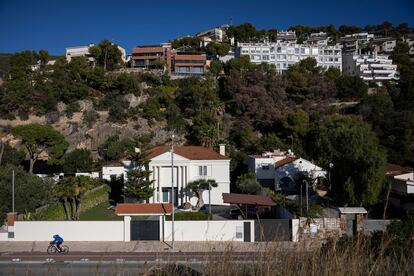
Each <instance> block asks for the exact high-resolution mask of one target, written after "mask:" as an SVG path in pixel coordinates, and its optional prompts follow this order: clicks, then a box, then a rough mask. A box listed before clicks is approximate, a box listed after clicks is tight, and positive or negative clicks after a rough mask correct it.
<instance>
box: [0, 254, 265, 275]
mask: <svg viewBox="0 0 414 276" xmlns="http://www.w3.org/2000/svg"><path fill="white" fill-rule="evenodd" d="M264 256H265V254H263V255H262V257H264ZM259 258H260V256H258V255H257V254H255V256H254V257H253V256H252V253H251V252H208V253H204V252H157V253H156V252H151V253H148V252H108V253H93V252H70V253H69V254H67V255H60V254H58V255H48V254H46V253H42V252H21V253H7V252H6V253H1V255H0V275H137V274H141V273H144V272H148V271H155V270H156V269H160V267H168V269H169V270H171V269H172V268H171V264H173V266H177V264H178V266H179V268H178V269H179V270H180V271H183V270H185V271H186V270H191V273H190V274H189V275H199V274H198V273H197V272H201V271H203V268H205V267H206V266H209V265H219V264H222V265H223V264H224V265H226V264H227V263H236V264H248V263H249V262H257V261H258V259H259ZM168 274H169V273H168ZM173 274H174V275H180V273H176V272H174V273H173ZM149 275H151V274H149ZM182 275H188V274H182Z"/></svg>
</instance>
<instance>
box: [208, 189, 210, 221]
mask: <svg viewBox="0 0 414 276" xmlns="http://www.w3.org/2000/svg"><path fill="white" fill-rule="evenodd" d="M210 219H211V183H210V181H209V182H208V220H210Z"/></svg>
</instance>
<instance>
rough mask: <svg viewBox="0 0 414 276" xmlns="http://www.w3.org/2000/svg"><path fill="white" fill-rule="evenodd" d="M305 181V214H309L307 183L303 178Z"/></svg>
mask: <svg viewBox="0 0 414 276" xmlns="http://www.w3.org/2000/svg"><path fill="white" fill-rule="evenodd" d="M303 182H305V189H306V191H305V192H306V216H308V215H309V183H308V181H307V180H303Z"/></svg>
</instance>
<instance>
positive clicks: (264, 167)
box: [262, 164, 270, 171]
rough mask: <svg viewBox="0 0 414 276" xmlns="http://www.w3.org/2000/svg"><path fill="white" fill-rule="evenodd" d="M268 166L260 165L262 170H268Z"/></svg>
mask: <svg viewBox="0 0 414 276" xmlns="http://www.w3.org/2000/svg"><path fill="white" fill-rule="evenodd" d="M269 168H270V167H269V164H265V165H262V170H264V171H268V170H269Z"/></svg>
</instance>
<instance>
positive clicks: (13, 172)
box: [12, 170, 14, 213]
mask: <svg viewBox="0 0 414 276" xmlns="http://www.w3.org/2000/svg"><path fill="white" fill-rule="evenodd" d="M12 212H13V213H14V170H12Z"/></svg>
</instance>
